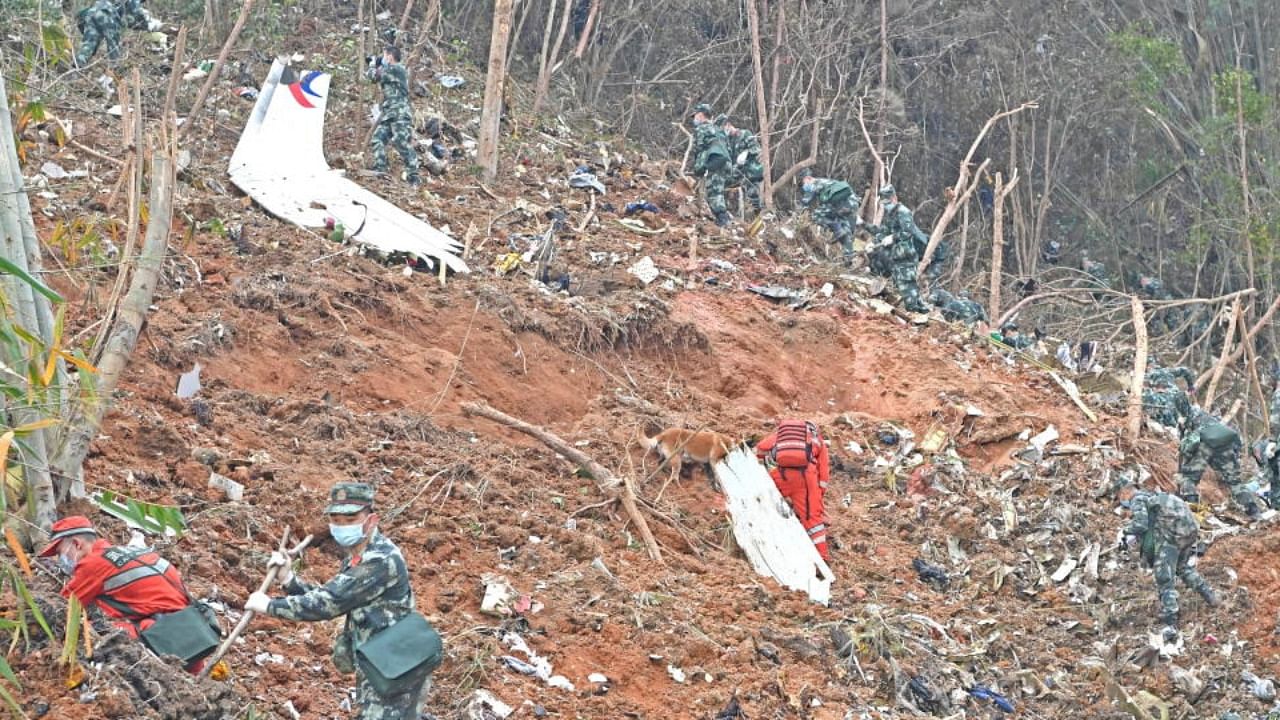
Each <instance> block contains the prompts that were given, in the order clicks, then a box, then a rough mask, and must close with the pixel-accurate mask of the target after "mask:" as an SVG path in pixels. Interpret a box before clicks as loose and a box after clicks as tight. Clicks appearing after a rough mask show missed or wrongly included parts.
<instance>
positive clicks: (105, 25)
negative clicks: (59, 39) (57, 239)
mask: <svg viewBox="0 0 1280 720" xmlns="http://www.w3.org/2000/svg"><path fill="white" fill-rule="evenodd" d="M80 31H81V32H82V33H83V34H84V37H83V38H81V40H80V49H79V50H76V64H77V65H79V66H81V67H83V66H85V65H88V64H89V61H90V60H91V59H93V56H94V54H95V53H97V52H98V45H99V44H100V43H101V42H102V41H103V40H106V42H107V59H108V60H119V59H120V23H119V22H117V20H116V16H115V15H114V14H113V13H105V12H95V11H94V10H93V9H90V10H88V11H87V12H86V13H85V14H84V16H83V23H82V24H81V27H80Z"/></svg>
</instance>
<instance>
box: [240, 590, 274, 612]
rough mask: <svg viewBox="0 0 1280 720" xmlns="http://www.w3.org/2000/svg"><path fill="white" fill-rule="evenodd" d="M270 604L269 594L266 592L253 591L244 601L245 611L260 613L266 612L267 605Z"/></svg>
mask: <svg viewBox="0 0 1280 720" xmlns="http://www.w3.org/2000/svg"><path fill="white" fill-rule="evenodd" d="M270 604H271V596H269V595H267V594H266V593H260V592H255V593H253V594H252V595H250V596H249V599H248V600H245V601H244V611H245V612H255V613H259V614H262V615H266V614H267V606H268V605H270Z"/></svg>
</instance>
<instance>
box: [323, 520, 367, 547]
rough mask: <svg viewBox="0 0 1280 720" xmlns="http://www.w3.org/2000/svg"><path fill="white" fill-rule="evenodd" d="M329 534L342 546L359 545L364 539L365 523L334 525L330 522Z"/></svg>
mask: <svg viewBox="0 0 1280 720" xmlns="http://www.w3.org/2000/svg"><path fill="white" fill-rule="evenodd" d="M329 534H330V535H332V536H333V541H334V542H336V543H338V544H339V545H341V546H342V547H353V546H355V545H359V544H360V541H361V540H363V539H364V525H363V524H361V525H334V524H333V523H329Z"/></svg>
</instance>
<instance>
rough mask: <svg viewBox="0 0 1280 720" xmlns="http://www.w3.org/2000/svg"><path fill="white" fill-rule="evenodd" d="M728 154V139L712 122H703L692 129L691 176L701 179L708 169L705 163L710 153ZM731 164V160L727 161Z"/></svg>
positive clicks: (722, 130) (721, 129)
mask: <svg viewBox="0 0 1280 720" xmlns="http://www.w3.org/2000/svg"><path fill="white" fill-rule="evenodd" d="M713 150H714V151H716V152H718V153H724V154H725V155H726V156H727V155H728V153H729V137H728V136H727V135H725V132H724V129H723V128H720V127H718V126H717V125H716V124H715V123H713V122H704V123H702V124H701V125H695V126H694V128H693V174H694V175H697V176H699V177H701V176H702V175H703V174H704V173H706V171H707V170H708V169H709V168H708V167H707V162H708V161H709V160H710V156H711V155H712V151H713ZM729 162H730V163H732V162H733V161H732V160H729Z"/></svg>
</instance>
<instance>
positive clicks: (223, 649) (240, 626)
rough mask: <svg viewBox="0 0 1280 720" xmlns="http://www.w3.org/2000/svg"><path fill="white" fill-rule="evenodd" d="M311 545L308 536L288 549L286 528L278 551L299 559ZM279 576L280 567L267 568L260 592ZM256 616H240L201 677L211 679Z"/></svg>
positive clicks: (250, 612)
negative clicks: (219, 663) (211, 674)
mask: <svg viewBox="0 0 1280 720" xmlns="http://www.w3.org/2000/svg"><path fill="white" fill-rule="evenodd" d="M310 544H311V536H310V535H308V536H306V537H304V538H303V539H302V542H300V543H298V544H297V545H294V546H293V548H292V549H286V548H288V547H289V528H287V527H286V528H285V529H284V535H282V536H281V537H280V547H279V548H277V549H278V550H279V551H280V552H282V553H284V555H285V556H286V557H290V558H293V557H297V556H298V553H300V552H302V551H303V550H304V549H305V548H306V547H307V545H310ZM279 574H280V566H279V565H272V566H271V567H269V568H267V576H266V577H264V578H263V579H262V584H261V585H259V586H258V592H260V593H265V592H266V591H268V590H270V589H271V586H272V585H273V584H275V581H276V576H277V575H279ZM254 614H255V613H254V612H253V611H252V610H245V611H244V615H241V616H240V622H238V623H236V626H235V629H233V630H232V631H231V634H229V635H227V639H225V640H223V641H222V644H221V645H219V646H218V649H217V651H215V652H214V653H213V655H210V656H209V659H208V660H207V661H205V664H204V669H203V670H201V671H200V675H199V677H202V678H204V677H209V673H210V672H212V671H213V666H214V665H217V664H218V661H219V660H221V659H222V656H223V655H226V654H227V650H230V649H231V644H232V643H234V642H235V641H236V638H238V637H240V634H241V633H243V632H244V629H245V628H247V627H249V621H251V620H253V616H254Z"/></svg>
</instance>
